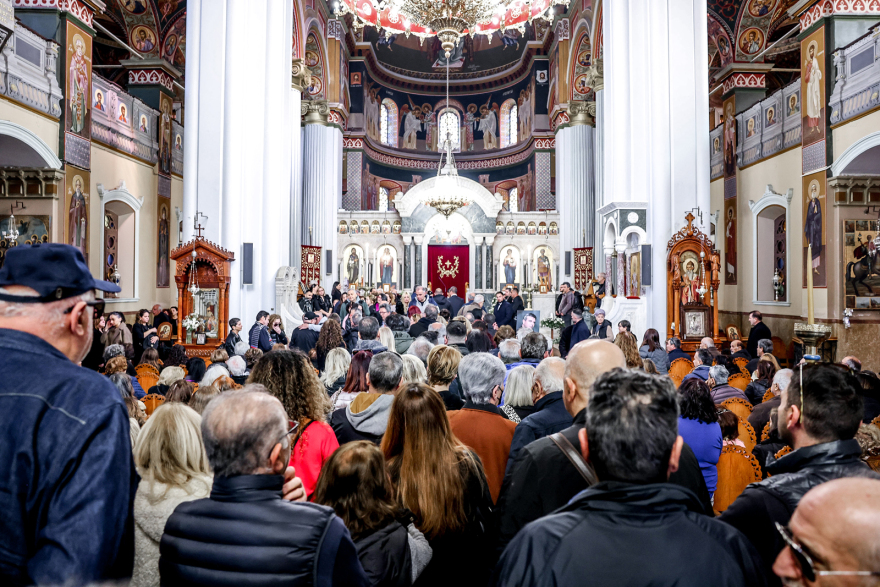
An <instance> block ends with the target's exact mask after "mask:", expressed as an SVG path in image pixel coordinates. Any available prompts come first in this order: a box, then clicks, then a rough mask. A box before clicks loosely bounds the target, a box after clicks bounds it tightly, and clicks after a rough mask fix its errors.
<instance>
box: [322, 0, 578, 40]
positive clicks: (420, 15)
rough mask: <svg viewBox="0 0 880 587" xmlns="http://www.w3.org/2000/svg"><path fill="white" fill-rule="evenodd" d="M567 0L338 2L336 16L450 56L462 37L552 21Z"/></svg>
mask: <svg viewBox="0 0 880 587" xmlns="http://www.w3.org/2000/svg"><path fill="white" fill-rule="evenodd" d="M569 2H570V0H338V5H337V10H336V13H337V15H340V16H341V15H344V14H351V15H353V18H354V22H353V24H354V26H355V28H362V27H364V26H372V27H375V28H377V29H381V30H384V31H385V36H386V37H389V36H391V35H394V34H400V33H403V34H405V35H406V36H409V35H411V34H412V35H416V36H418V37H419V38H420V39H422V40H424V39H425V38H426V37H432V36H436V37H437V38H439V39H440V42H441V43H442V47H443V50H444V51H446V52H447V53H451V52H452V49H453V48H454V47H455V45H456V44H457V43H458V42H459V40H460V39H461V38H462V37H463V36H464V35H466V34H469V35H471V36H472V37H473V36H474V35H477V34H482V35H486V36H488V37H491V35H492V34H493V33H494V32H496V31H504V30H506V29H508V28H516V29H519V31H520V32H521V33H522V32H524V31H525V24H526V23H527V22H528V23H531V22H532V21H533V20H535V19H536V18H539V19H546V20H549V19H552V18H553V7H554V6H555V5H556V4H562V5H564V6H568V4H569Z"/></svg>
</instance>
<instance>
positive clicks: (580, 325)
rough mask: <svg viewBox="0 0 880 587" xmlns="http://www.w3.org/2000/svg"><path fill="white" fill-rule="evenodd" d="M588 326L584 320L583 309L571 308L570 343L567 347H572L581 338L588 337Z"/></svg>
mask: <svg viewBox="0 0 880 587" xmlns="http://www.w3.org/2000/svg"><path fill="white" fill-rule="evenodd" d="M590 335H591V332H590V326H589V325H588V324H587V323H586V322H584V312H583V310H577V309H575V310H572V311H571V343H570V344H569V347H568V348H569V349H572V348H574V345H576V344H577V343H579V342H581V341H582V340H587V339H588V338H590Z"/></svg>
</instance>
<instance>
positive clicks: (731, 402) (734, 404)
mask: <svg viewBox="0 0 880 587" xmlns="http://www.w3.org/2000/svg"><path fill="white" fill-rule="evenodd" d="M721 405H722V406H724V407H725V408H727V409H728V410H730V411H731V412H733V413H734V414H736V415H737V417H738V418H739V419H740V420H748V419H749V416H751V415H752V404H750V403H749V402H747V401H746V400H744V399H742V398H740V397H732V398H730V399H726V400H724V401H723V402H721Z"/></svg>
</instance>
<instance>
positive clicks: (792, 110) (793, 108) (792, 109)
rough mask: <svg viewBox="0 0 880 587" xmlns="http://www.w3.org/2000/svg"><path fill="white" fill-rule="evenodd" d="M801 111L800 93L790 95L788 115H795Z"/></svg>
mask: <svg viewBox="0 0 880 587" xmlns="http://www.w3.org/2000/svg"><path fill="white" fill-rule="evenodd" d="M800 111H801V107H800V106H799V105H798V95H797V94H792V95H791V96H789V97H788V116H794V115H795V114H797V113H798V112H800Z"/></svg>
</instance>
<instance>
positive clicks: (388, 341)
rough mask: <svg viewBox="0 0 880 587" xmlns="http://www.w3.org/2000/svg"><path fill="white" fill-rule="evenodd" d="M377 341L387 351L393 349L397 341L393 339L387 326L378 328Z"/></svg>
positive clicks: (392, 334)
mask: <svg viewBox="0 0 880 587" xmlns="http://www.w3.org/2000/svg"><path fill="white" fill-rule="evenodd" d="M379 342H381V343H382V346H384V347H385V348H386V349H388V350H389V351H393V350H394V349H395V348H396V347H397V343H396V342H395V341H394V333H393V332H392V331H391V329H390V328H388V327H387V326H383V327H382V328H380V329H379Z"/></svg>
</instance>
